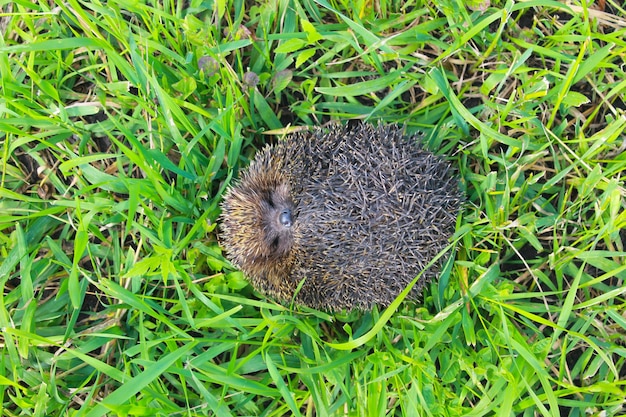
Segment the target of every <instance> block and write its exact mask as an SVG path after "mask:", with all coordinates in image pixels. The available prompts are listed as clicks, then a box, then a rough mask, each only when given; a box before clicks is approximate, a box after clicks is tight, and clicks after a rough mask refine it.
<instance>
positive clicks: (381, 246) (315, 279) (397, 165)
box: [220, 122, 463, 311]
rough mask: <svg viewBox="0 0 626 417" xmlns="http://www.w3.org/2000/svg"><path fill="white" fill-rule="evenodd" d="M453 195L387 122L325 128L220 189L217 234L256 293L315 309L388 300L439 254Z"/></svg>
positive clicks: (269, 150)
mask: <svg viewBox="0 0 626 417" xmlns="http://www.w3.org/2000/svg"><path fill="white" fill-rule="evenodd" d="M462 201H463V198H462V195H461V191H460V187H459V179H458V177H457V175H456V174H455V171H454V169H453V168H452V167H451V165H450V164H449V163H448V162H446V160H444V159H443V158H441V157H439V156H436V155H435V154H433V153H432V152H430V151H428V150H426V149H425V148H424V147H423V145H422V144H421V142H420V141H419V138H418V137H416V136H407V135H405V134H404V129H403V128H401V127H399V126H397V125H383V124H380V125H378V126H374V125H371V124H368V123H364V122H359V123H357V124H356V125H355V124H353V125H340V124H336V125H331V126H330V127H328V128H313V129H310V130H306V131H303V132H298V133H295V134H292V135H291V136H288V137H287V138H286V139H284V140H282V141H279V142H278V143H277V144H274V145H267V146H266V147H264V148H263V149H262V150H261V151H259V152H258V153H257V155H256V156H255V158H254V159H253V160H252V161H251V163H250V165H249V167H248V168H247V169H246V170H244V171H243V172H242V173H241V176H240V178H239V180H238V181H235V182H234V183H233V184H232V185H231V186H229V188H228V189H227V190H226V192H225V194H224V198H223V201H222V204H221V209H222V214H221V219H220V234H221V236H220V241H221V243H222V246H223V247H224V249H225V252H226V256H227V258H228V259H229V260H230V261H231V263H232V264H233V265H234V266H235V267H237V268H239V269H240V270H241V271H242V272H243V273H244V274H245V275H246V277H247V278H248V280H249V281H250V282H251V284H252V285H253V287H254V288H255V289H257V290H259V291H260V292H261V293H263V294H265V295H266V296H269V297H271V298H274V299H276V300H277V301H279V302H283V303H290V302H293V303H296V304H299V305H303V306H307V307H310V308H314V309H318V310H328V311H341V310H347V311H350V310H354V309H358V310H369V309H372V308H373V306H374V305H378V306H381V307H386V306H388V305H389V304H390V303H391V302H392V301H393V300H394V299H395V298H396V297H397V296H398V295H399V294H400V292H401V291H402V290H404V289H405V288H406V287H407V285H409V284H410V283H411V282H412V281H413V280H414V278H415V277H416V276H417V275H419V274H420V273H421V276H420V278H419V280H418V281H417V283H416V284H415V285H414V286H413V288H412V289H411V292H410V293H409V294H410V295H409V296H410V298H413V299H417V298H418V297H419V295H420V293H421V290H422V288H423V287H424V285H425V284H426V283H427V282H429V281H430V280H432V279H433V278H434V277H435V276H436V275H437V273H438V272H437V271H438V269H439V268H440V267H441V261H439V262H435V263H434V265H432V266H431V267H429V268H427V264H428V263H429V262H431V261H432V260H433V258H434V257H435V256H436V255H437V254H439V252H440V251H441V250H442V249H444V248H445V247H446V246H447V245H448V241H449V239H450V237H451V235H452V234H453V232H454V229H455V225H456V219H457V216H458V213H459V211H460V206H461V203H462Z"/></svg>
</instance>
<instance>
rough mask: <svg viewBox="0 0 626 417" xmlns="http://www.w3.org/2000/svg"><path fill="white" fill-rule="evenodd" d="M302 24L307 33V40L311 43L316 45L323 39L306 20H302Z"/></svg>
mask: <svg viewBox="0 0 626 417" xmlns="http://www.w3.org/2000/svg"><path fill="white" fill-rule="evenodd" d="M300 24H301V25H302V30H304V32H306V39H307V41H309V43H314V42H317V41H319V40H320V39H322V35H320V34H319V32H318V31H317V29H315V26H313V24H311V22H309V21H308V20H306V19H302V20H300Z"/></svg>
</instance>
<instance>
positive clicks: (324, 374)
mask: <svg viewBox="0 0 626 417" xmlns="http://www.w3.org/2000/svg"><path fill="white" fill-rule="evenodd" d="M0 29H1V35H2V36H0V75H1V79H0V138H1V139H2V140H1V148H0V149H1V153H0V166H1V167H2V171H1V177H0V282H1V283H2V287H3V292H2V295H1V296H0V328H1V329H2V340H1V341H0V342H1V343H0V400H1V401H0V403H1V404H2V405H1V407H2V412H1V413H0V414H2V415H3V416H4V415H6V416H18V415H40V416H50V415H59V416H89V417H93V416H104V415H119V416H122V415H124V416H127V415H128V416H166V415H167V416H177V415H181V416H182V415H188V416H192V415H218V416H234V415H262V416H282V415H304V416H335V415H349V416H353V415H355V416H374V415H389V416H391V415H393V416H396V415H398V416H399V415H407V416H413V415H420V416H421V415H428V416H439V415H450V416H453V415H474V416H484V415H506V416H510V415H516V416H535V415H549V416H562V415H567V416H584V415H603V416H604V415H606V416H610V415H620V414H623V413H624V412H626V411H625V407H626V406H625V403H624V398H626V386H625V383H624V381H625V380H626V371H625V369H626V366H625V362H626V343H625V340H626V316H625V313H624V312H625V311H626V296H625V293H626V285H625V284H624V281H625V279H626V267H625V266H624V263H625V262H624V255H625V253H626V251H625V248H624V241H625V239H626V233H625V232H624V229H625V226H626V216H625V214H624V213H625V210H624V208H625V206H626V198H625V197H626V187H625V186H624V181H623V175H624V169H625V166H626V157H625V156H624V155H625V152H624V150H625V149H626V136H625V135H626V134H625V127H626V115H625V113H624V110H625V104H624V92H625V90H626V82H625V81H624V80H625V79H626V77H625V74H624V59H625V56H626V41H625V40H624V39H626V11H625V10H624V7H623V6H622V5H621V4H619V2H615V1H611V0H606V1H602V2H600V1H598V2H595V3H594V4H588V3H587V2H578V1H574V2H567V3H566V2H559V1H541V2H539V1H526V2H512V1H509V2H505V1H492V2H491V4H489V2H475V1H472V2H469V1H468V2H463V1H454V0H452V1H448V0H445V1H439V2H424V1H407V2H398V1H373V2H368V1H343V0H338V1H326V0H317V1H312V0H311V1H307V0H303V1H288V0H278V1H264V2H244V1H239V0H220V1H215V2H212V1H208V2H201V1H195V0H192V1H190V2H169V1H166V2H163V3H153V2H127V1H122V0H113V1H108V2H100V1H90V2H82V1H76V0H70V1H67V2H58V1H57V2H51V3H46V2H35V3H29V2H15V3H9V4H7V5H4V6H2V14H1V15H0ZM353 118H359V119H366V120H370V121H372V122H377V121H382V122H387V123H399V124H404V125H405V126H406V129H407V130H408V131H410V132H412V133H414V132H421V133H422V134H423V138H424V142H425V143H426V145H427V146H428V147H429V148H431V149H433V150H434V151H435V152H437V153H440V154H443V155H445V156H446V157H447V158H448V159H450V161H452V163H453V164H455V166H457V167H458V170H459V174H460V176H461V178H462V187H463V189H464V191H465V193H466V195H467V202H466V204H465V206H464V208H463V212H462V216H461V217H460V219H459V222H458V225H457V231H456V233H455V236H454V238H453V242H451V248H452V249H453V250H454V258H453V262H451V263H450V264H449V266H448V267H447V268H446V269H445V270H444V272H443V273H442V276H441V279H440V281H439V282H435V283H432V284H431V285H430V286H429V287H428V288H427V289H426V291H425V294H424V299H423V302H421V303H417V304H413V303H400V300H398V303H395V304H394V305H392V307H390V308H389V309H387V310H384V311H378V310H374V311H371V312H360V313H359V312H353V313H345V314H336V315H329V314H327V313H325V312H320V311H313V310H309V309H306V308H300V307H295V306H280V305H277V304H275V303H274V302H273V301H272V300H268V299H265V298H263V297H262V296H260V295H259V294H257V293H255V292H254V291H253V290H252V288H250V286H248V285H247V282H246V281H245V278H244V277H243V276H242V274H241V273H240V272H238V271H236V270H235V269H234V268H233V267H232V266H231V265H230V264H229V263H228V262H227V261H226V259H225V258H224V257H223V255H222V251H221V249H220V245H219V241H218V235H217V232H218V229H217V224H216V221H217V218H218V215H219V202H220V198H221V195H222V193H223V191H224V189H225V187H226V186H227V185H228V183H229V182H230V181H231V180H232V179H233V178H236V177H237V175H238V171H239V169H240V168H242V167H245V166H246V165H247V164H248V162H249V160H250V159H251V157H252V156H253V155H254V153H255V151H256V150H257V149H258V148H259V147H260V146H262V144H264V143H266V142H272V141H276V140H280V137H281V136H282V135H283V134H285V133H286V132H289V131H291V130H292V129H297V128H299V127H301V126H307V125H320V124H324V123H326V122H329V121H337V120H340V121H345V120H348V119H353Z"/></svg>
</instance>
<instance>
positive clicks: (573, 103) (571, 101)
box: [561, 91, 589, 107]
mask: <svg viewBox="0 0 626 417" xmlns="http://www.w3.org/2000/svg"><path fill="white" fill-rule="evenodd" d="M587 103H589V99H588V98H587V96H585V95H584V94H581V93H579V92H577V91H568V92H567V94H565V97H563V100H562V101H561V104H562V105H563V106H565V107H580V106H582V105H583V104H587Z"/></svg>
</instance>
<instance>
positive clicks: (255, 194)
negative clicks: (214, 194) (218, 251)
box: [222, 148, 294, 287]
mask: <svg viewBox="0 0 626 417" xmlns="http://www.w3.org/2000/svg"><path fill="white" fill-rule="evenodd" d="M281 165H282V163H281V161H280V160H277V159H276V158H273V157H272V155H271V154H270V149H269V148H266V149H265V150H264V151H262V153H261V154H259V155H258V156H257V157H256V158H255V160H254V161H252V163H251V164H250V167H249V168H248V170H247V171H246V172H244V173H243V174H242V176H241V179H240V180H239V182H238V183H237V184H236V186H233V187H231V188H229V190H228V191H227V193H226V195H225V196H224V203H223V205H222V210H223V212H224V213H228V215H227V216H222V230H223V236H222V237H223V244H224V246H225V248H226V251H227V252H228V253H229V255H230V257H231V260H232V262H233V263H234V264H235V265H236V266H237V267H239V268H240V269H241V270H243V271H244V272H245V273H246V275H248V276H250V277H256V278H257V279H255V281H263V280H267V281H268V282H267V283H265V282H255V283H254V284H255V285H262V287H265V286H267V285H269V286H271V287H279V286H280V285H281V284H280V281H281V280H284V277H286V276H288V275H289V273H290V270H291V266H292V265H293V262H294V253H293V246H294V235H293V224H294V203H293V199H292V196H291V187H290V185H289V182H288V180H287V178H286V176H285V175H284V174H283V173H282V170H281V168H282V167H281Z"/></svg>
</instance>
